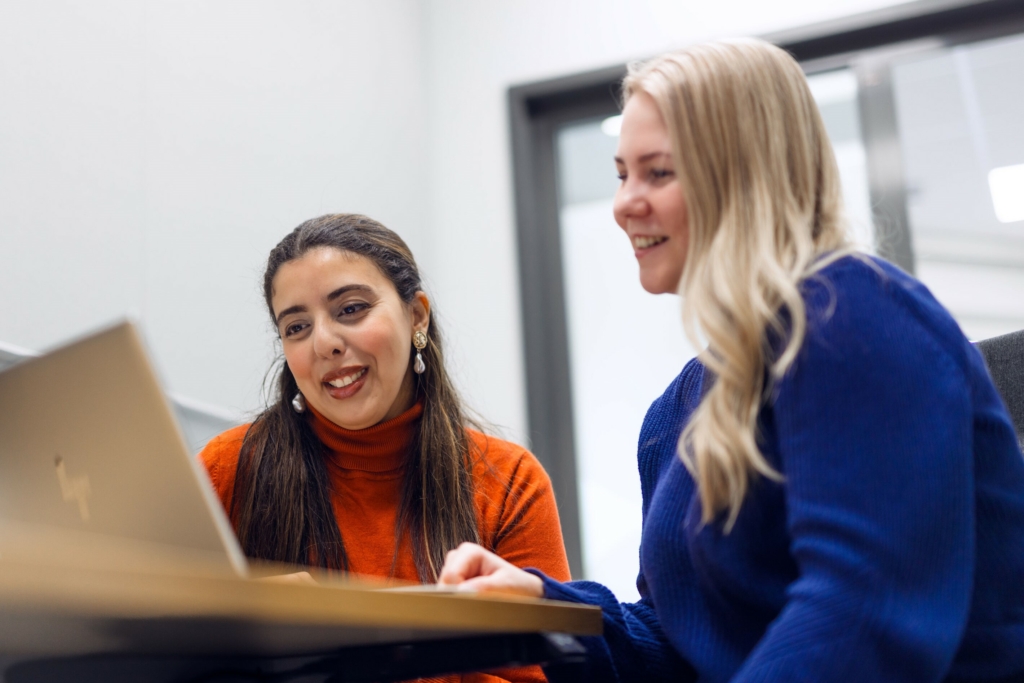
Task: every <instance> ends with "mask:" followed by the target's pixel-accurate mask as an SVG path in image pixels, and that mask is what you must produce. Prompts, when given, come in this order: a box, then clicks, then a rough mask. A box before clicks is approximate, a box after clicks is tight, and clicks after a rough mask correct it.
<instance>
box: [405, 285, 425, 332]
mask: <svg viewBox="0 0 1024 683" xmlns="http://www.w3.org/2000/svg"><path fill="white" fill-rule="evenodd" d="M409 308H410V311H411V312H412V330H413V332H416V331H417V330H419V331H420V332H422V333H423V334H427V331H428V329H429V328H430V297H428V296H427V293H426V292H416V294H415V295H414V296H413V299H412V301H410V302H409Z"/></svg>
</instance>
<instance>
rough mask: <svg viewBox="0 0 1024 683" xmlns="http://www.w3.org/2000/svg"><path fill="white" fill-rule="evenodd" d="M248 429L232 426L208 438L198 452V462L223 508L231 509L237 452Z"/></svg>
mask: <svg viewBox="0 0 1024 683" xmlns="http://www.w3.org/2000/svg"><path fill="white" fill-rule="evenodd" d="M247 431H249V425H248V424H243V425H238V426H237V427H232V428H231V429H229V430H227V431H226V432H222V433H221V434H218V435H217V436H215V437H213V438H212V439H210V441H209V443H207V444H206V447H205V448H203V450H202V451H201V452H200V453H199V462H200V463H202V464H203V466H204V467H205V468H206V473H207V474H208V475H210V483H212V484H213V488H214V490H215V491H217V497H218V498H220V502H221V503H223V505H224V509H225V510H229V509H231V493H232V491H233V490H234V488H235V470H237V469H238V454H239V453H240V452H241V450H242V441H244V440H245V434H246V432H247Z"/></svg>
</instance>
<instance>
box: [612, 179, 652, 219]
mask: <svg viewBox="0 0 1024 683" xmlns="http://www.w3.org/2000/svg"><path fill="white" fill-rule="evenodd" d="M612 211H613V212H614V214H615V218H616V219H618V221H619V224H620V225H621V224H623V221H625V220H626V219H627V218H641V217H643V216H646V215H647V213H648V212H649V211H650V204H648V202H647V197H646V195H645V194H644V191H643V188H642V187H641V186H639V185H638V184H636V183H631V182H630V181H629V180H627V181H626V182H624V183H622V185H620V186H619V189H618V191H617V192H616V193H615V201H614V203H613V205H612ZM623 227H625V226H623Z"/></svg>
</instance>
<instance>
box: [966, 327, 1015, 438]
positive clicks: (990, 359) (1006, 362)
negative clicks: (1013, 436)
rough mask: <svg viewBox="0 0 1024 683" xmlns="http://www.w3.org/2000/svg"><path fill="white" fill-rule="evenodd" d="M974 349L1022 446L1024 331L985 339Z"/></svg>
mask: <svg viewBox="0 0 1024 683" xmlns="http://www.w3.org/2000/svg"><path fill="white" fill-rule="evenodd" d="M977 346H978V350H979V351H981V355H982V356H984V358H985V364H986V365H987V366H988V371H989V373H991V375H992V380H993V381H994V382H995V384H996V388H997V389H998V390H999V393H1000V394H1001V395H1002V397H1003V402H1004V403H1005V404H1006V408H1007V409H1008V410H1009V411H1010V419H1012V420H1013V426H1014V429H1016V430H1017V439H1018V440H1019V441H1020V442H1021V445H1022V446H1024V330H1021V331H1020V332H1011V333H1010V334H1004V335H1002V336H1000V337H992V338H991V339H985V340H983V341H980V342H978V344H977Z"/></svg>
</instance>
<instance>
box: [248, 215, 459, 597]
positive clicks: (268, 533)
mask: <svg viewBox="0 0 1024 683" xmlns="http://www.w3.org/2000/svg"><path fill="white" fill-rule="evenodd" d="M317 247H330V248H333V249H340V250H342V251H347V252H351V253H353V254H358V255H360V256H363V257H366V258H368V259H370V261H372V262H373V263H374V264H375V265H376V266H377V268H379V269H380V271H381V272H382V273H384V275H385V276H387V278H388V279H389V280H390V281H391V283H392V284H393V285H394V286H395V289H396V290H397V291H398V296H399V297H400V298H401V300H402V301H403V302H405V303H410V302H412V300H413V298H414V297H415V295H416V292H417V291H419V290H421V289H422V282H421V281H420V274H419V270H418V269H417V267H416V261H415V260H414V259H413V256H412V252H411V251H410V250H409V247H408V246H407V245H406V244H405V242H404V241H402V238H401V237H399V236H398V235H396V234H395V233H394V232H392V231H391V230H388V229H387V228H385V227H384V226H383V225H381V224H380V223H378V222H377V221H374V220H372V219H370V218H367V217H366V216H360V215H356V214H331V215H327V216H320V217H319V218H314V219H312V220H308V221H306V222H305V223H303V224H302V225H300V226H299V227H297V228H295V230H293V231H292V232H291V233H290V234H289V235H288V236H287V237H285V238H284V239H283V240H281V242H280V243H279V244H278V245H277V246H276V247H274V249H273V250H272V251H271V252H270V256H269V258H268V259H267V269H266V271H265V272H264V274H263V295H264V297H265V298H266V302H267V309H268V310H269V311H270V317H271V319H273V317H274V309H273V305H272V303H271V297H272V293H273V292H272V288H273V282H274V276H275V275H276V274H277V271H278V269H279V268H280V267H281V266H282V265H284V264H285V263H288V262H289V261H292V260H294V259H297V258H299V257H301V256H302V255H303V254H305V253H306V252H308V251H309V250H311V249H315V248H317ZM427 337H428V343H427V347H426V348H425V349H423V351H422V353H423V359H424V361H425V363H426V371H425V372H424V373H423V374H421V375H416V376H415V377H416V382H415V386H416V389H415V391H416V395H417V399H419V400H422V401H423V417H422V418H421V420H420V424H419V426H418V429H417V434H416V438H415V440H414V442H413V444H414V445H413V447H412V451H413V452H412V453H410V457H409V461H408V465H407V468H406V474H405V482H404V484H403V487H402V489H403V490H402V500H401V506H400V508H399V512H398V517H397V520H398V521H397V528H396V530H395V533H396V544H395V548H396V550H395V552H396V554H397V552H398V550H397V549H398V547H400V540H401V537H402V534H404V533H409V534H410V535H411V539H412V548H413V557H414V560H415V563H416V571H417V573H418V574H419V578H420V580H421V581H434V580H436V578H437V574H438V572H439V571H440V570H441V567H442V565H443V564H444V557H445V553H447V552H448V551H449V550H451V549H452V548H454V547H456V546H457V545H458V544H459V543H461V542H462V541H474V542H478V541H479V532H478V529H477V520H476V512H475V507H474V502H473V480H472V477H471V476H470V473H469V467H470V453H469V447H470V444H469V439H468V436H467V434H466V425H467V420H466V417H465V415H464V411H463V408H462V403H461V401H460V400H459V397H458V394H457V393H456V391H455V388H454V386H453V385H452V382H451V380H450V379H449V377H448V373H447V372H446V371H445V366H444V356H443V354H442V344H441V333H440V330H439V328H438V325H437V320H436V318H435V316H434V312H433V307H431V311H430V325H429V328H428V330H427ZM409 353H410V356H409V357H410V362H411V361H412V356H413V348H412V343H411V340H410V345H409ZM275 384H276V389H275V391H274V396H273V400H272V402H271V404H270V405H269V407H268V408H267V409H266V410H265V411H264V412H263V413H261V414H260V415H259V416H258V417H257V418H256V420H255V421H254V422H253V424H252V426H251V427H249V431H248V432H247V433H246V435H245V440H244V441H243V442H242V450H241V453H240V454H239V459H238V472H237V475H236V477H235V489H234V496H233V501H232V509H231V518H232V521H233V522H234V524H235V527H236V531H237V533H238V540H239V542H240V543H241V545H242V548H243V549H244V550H245V553H246V554H247V555H248V556H249V557H252V558H258V559H265V560H274V561H278V562H287V563H291V564H298V565H310V566H319V567H323V568H326V569H342V570H344V569H347V568H348V559H347V556H346V554H345V545H344V542H343V540H342V538H341V531H340V530H339V528H338V523H337V520H336V519H335V517H334V508H333V506H332V504H331V494H332V492H331V487H330V478H329V476H328V473H327V465H326V462H325V457H324V455H325V446H324V445H323V444H322V443H321V442H320V440H319V439H318V438H317V436H316V434H315V433H314V432H313V428H312V425H311V424H310V421H309V420H310V418H309V413H308V411H307V412H306V413H302V414H300V413H297V412H295V410H294V409H293V408H292V405H291V401H292V398H293V397H294V396H295V394H296V393H297V392H298V391H299V389H298V385H297V384H296V382H295V377H294V376H293V375H292V373H291V370H290V369H289V368H288V364H287V363H285V362H283V361H281V362H280V370H279V371H278V375H277V378H276V382H275ZM396 559H397V556H396Z"/></svg>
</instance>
